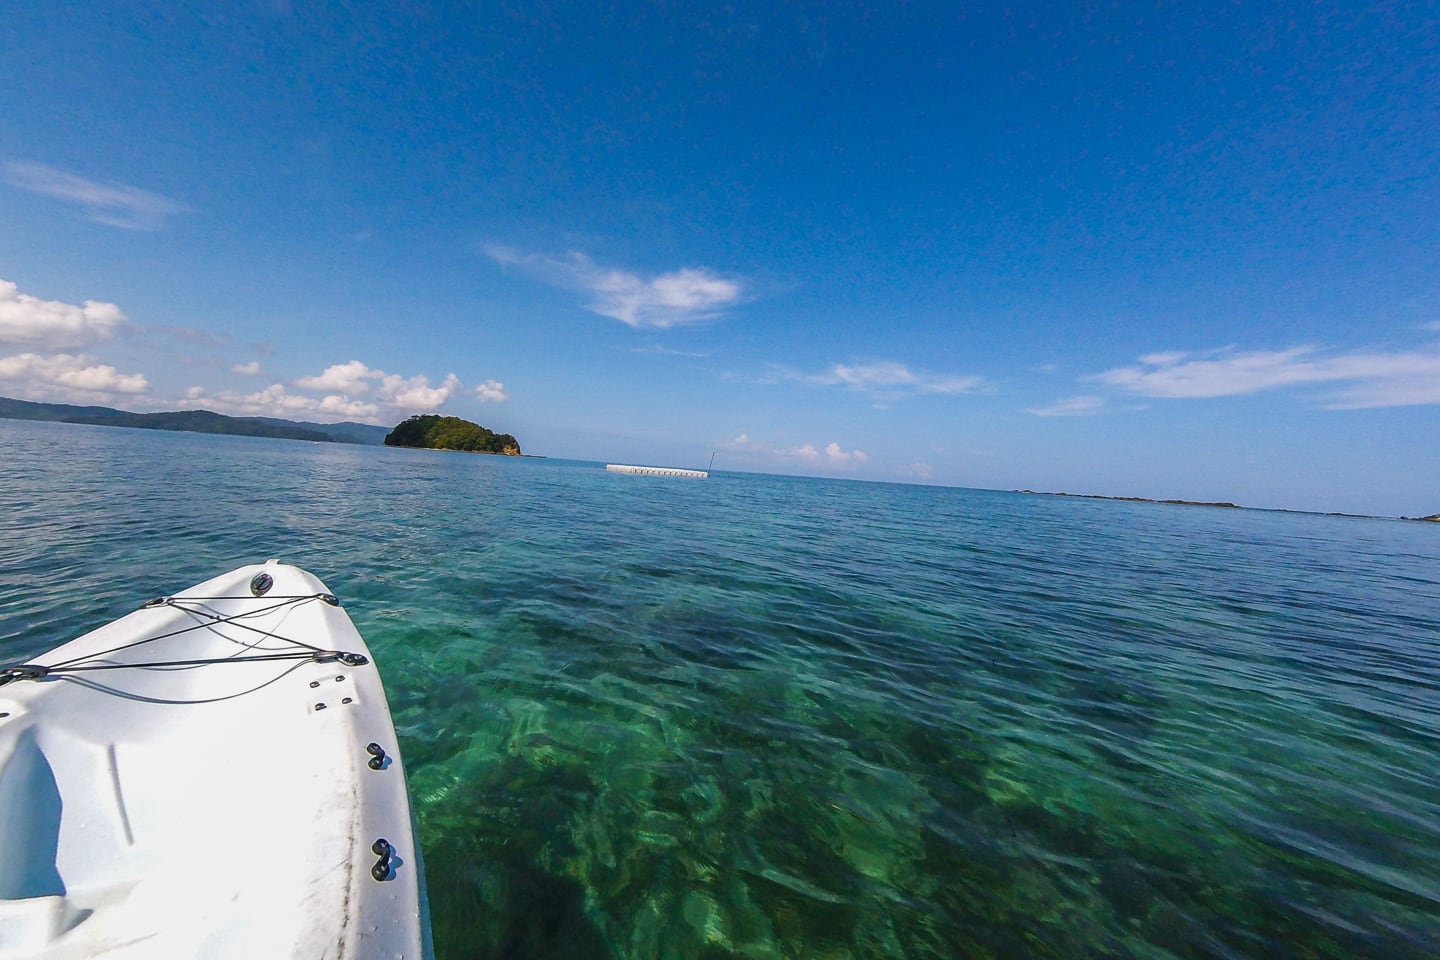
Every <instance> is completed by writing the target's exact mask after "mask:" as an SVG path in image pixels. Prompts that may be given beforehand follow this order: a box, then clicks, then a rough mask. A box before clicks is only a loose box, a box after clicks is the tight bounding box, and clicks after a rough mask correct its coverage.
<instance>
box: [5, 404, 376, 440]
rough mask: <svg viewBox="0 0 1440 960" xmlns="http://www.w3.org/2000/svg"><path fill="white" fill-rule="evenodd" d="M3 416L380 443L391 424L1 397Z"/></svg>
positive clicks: (62, 421)
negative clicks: (138, 409) (143, 410)
mask: <svg viewBox="0 0 1440 960" xmlns="http://www.w3.org/2000/svg"><path fill="white" fill-rule="evenodd" d="M0 418H3V419H6V420H52V421H58V422H60V423H89V424H94V425H96V426H101V427H140V428H142V429H145V430H184V431H186V432H189V433H232V434H237V435H239V436H244V437H278V438H280V439H284V440H312V441H317V442H320V443H366V444H382V443H384V442H385V436H386V434H388V433H389V432H390V428H389V427H377V426H373V425H371V424H368V423H356V422H354V421H353V420H346V421H344V422H342V423H309V422H306V421H304V420H281V419H278V418H276V417H227V416H225V415H224V414H223V413H212V412H210V411H209V410H176V411H173V412H169V413H130V412H129V411H127V410H116V409H114V408H112V407H77V406H73V405H71V404H68V403H33V402H31V401H29V400H12V399H10V398H8V397H0Z"/></svg>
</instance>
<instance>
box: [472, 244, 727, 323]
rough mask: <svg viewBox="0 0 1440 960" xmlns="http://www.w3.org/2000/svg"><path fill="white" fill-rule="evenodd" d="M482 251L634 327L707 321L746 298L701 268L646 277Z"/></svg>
mask: <svg viewBox="0 0 1440 960" xmlns="http://www.w3.org/2000/svg"><path fill="white" fill-rule="evenodd" d="M486 253H488V254H489V255H490V257H491V258H492V259H494V260H495V261H497V262H498V263H501V264H504V265H506V266H515V267H520V268H521V269H523V270H526V271H527V272H529V273H531V274H533V275H534V276H536V277H538V278H540V279H541V280H543V281H544V282H546V283H549V284H552V285H554V286H557V287H562V288H564V289H567V290H576V291H579V292H581V293H583V294H586V295H587V296H588V297H590V298H591V299H590V302H589V303H587V304H586V305H585V307H586V309H587V310H590V311H591V312H593V313H598V314H600V315H601V316H602V317H613V318H614V319H616V320H619V321H620V322H621V323H625V324H628V325H630V326H632V327H659V328H664V327H676V326H681V325H683V324H687V323H699V322H701V321H704V320H711V319H714V318H715V317H718V316H719V315H720V314H721V313H722V312H723V311H724V309H725V308H727V307H731V306H734V305H735V304H737V303H739V302H740V300H741V299H742V298H743V296H744V286H743V285H742V284H741V282H740V281H739V280H737V279H733V278H729V277H724V276H721V275H720V274H717V273H714V272H713V271H710V270H706V269H704V268H696V267H682V268H681V269H679V270H672V271H671V272H669V273H661V274H656V275H655V276H652V277H649V278H646V277H643V276H641V275H640V274H637V273H631V272H629V271H626V270H619V269H615V268H609V267H601V266H599V265H598V264H596V263H595V262H594V261H593V260H591V259H590V258H589V257H587V256H586V255H585V254H583V253H571V254H570V255H569V256H568V257H563V258H561V257H551V256H546V255H543V254H521V253H517V252H516V251H514V250H511V249H509V248H506V247H488V248H486Z"/></svg>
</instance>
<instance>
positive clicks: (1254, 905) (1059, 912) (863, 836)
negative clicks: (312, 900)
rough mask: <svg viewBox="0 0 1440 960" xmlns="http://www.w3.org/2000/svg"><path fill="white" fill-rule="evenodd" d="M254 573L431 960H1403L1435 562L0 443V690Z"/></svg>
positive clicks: (122, 445) (1437, 617)
mask: <svg viewBox="0 0 1440 960" xmlns="http://www.w3.org/2000/svg"><path fill="white" fill-rule="evenodd" d="M271 556H274V557H280V558H282V559H285V560H287V561H289V562H293V563H298V564H301V565H303V566H305V567H308V568H309V569H311V570H312V571H314V572H315V573H317V574H319V575H320V576H321V577H323V578H324V579H325V580H326V582H327V584H328V585H329V586H330V587H331V589H333V590H335V591H336V592H337V593H338V594H340V596H341V597H342V598H343V599H344V600H345V602H346V606H347V609H348V610H349V612H350V614H351V616H352V617H353V618H354V619H355V621H356V623H357V624H358V625H359V627H360V629H361V631H362V632H363V633H364V634H365V636H366V639H367V641H368V642H369V644H370V646H371V648H372V650H373V651H374V653H375V654H376V657H377V660H378V662H379V664H380V666H381V669H382V672H383V673H384V676H385V681H386V686H387V690H388V692H389V695H390V699H391V703H392V707H393V709H394V713H395V719H396V723H397V726H398V728H399V733H400V737H401V740H402V746H403V748H404V751H405V756H406V760H407V763H408V765H409V767H410V773H411V789H412V793H413V795H414V799H415V805H416V809H417V814H418V817H419V820H420V824H421V831H422V841H423V844H424V854H425V861H426V868H427V873H428V878H429V883H430V895H431V904H432V909H433V913H434V925H435V941H436V948H437V954H438V955H439V957H440V958H442V960H447V958H458V957H507V958H509V957H626V958H651V957H674V958H680V957H710V958H724V957H746V958H771V957H774V958H780V957H820V958H845V957H856V958H858V957H917V958H918V957H1055V958H1069V957H1144V958H1160V957H1297V958H1302V957H1303V958H1310V957H1334V958H1349V957H1377V958H1381V957H1383V958H1404V957H1426V956H1432V955H1434V954H1437V953H1440V786H1437V782H1440V778H1437V769H1440V670H1437V668H1440V528H1436V527H1433V526H1429V525H1422V524H1406V523H1401V522H1396V521H1365V520H1352V519H1343V518H1328V517H1315V516H1303V515H1290V514H1271V513H1260V512H1252V511H1244V512H1237V511H1225V510H1213V509H1204V508H1183V507H1167V506H1160V505H1152V504H1129V503H1117V502H1105V501H1086V500H1066V499H1056V498H1044V497H1026V496H1020V495H1015V494H1006V493H994V492H984V491H974V490H953V489H941V488H927V487H908V486H890V485H879V484H860V483H845V482H836V481H820V480H806V479H794V478H780V477H762V476H744V475H729V476H727V475H725V474H723V473H722V474H719V475H717V476H715V477H712V479H710V480H709V481H699V482H696V481H685V480H673V479H665V478H651V477H631V476H619V475H613V474H607V473H606V472H605V471H604V470H603V469H600V468H599V467H597V466H596V465H593V464H576V463H568V462H558V461H540V460H514V459H510V458H497V457H479V456H468V455H460V454H439V453H428V452H419V451H404V450H386V449H377V448H361V447H346V446H338V445H321V444H304V443H295V442H288V441H273V440H260V439H250V438H238V437H210V436H198V435H189V434H167V433H161V432H147V431H135V430H121V429H113V428H102V427H84V426H71V425H62V424H38V423H22V422H15V421H5V420H0V662H8V661H11V660H18V659H22V658H24V657H25V656H27V655H29V654H32V653H35V652H38V651H41V650H44V649H47V648H49V647H51V646H53V645H55V644H56V643H58V642H60V641H62V640H65V639H69V638H70V637H72V636H74V635H76V634H78V633H80V632H83V631H84V630H86V629H89V628H90V627H93V626H96V625H98V624H99V623H101V622H104V621H106V620H109V619H112V618H113V617H116V616H119V615H121V614H123V613H125V612H128V611H129V610H130V609H132V608H133V607H134V606H135V605H136V604H138V603H139V602H141V601H142V600H144V599H147V598H149V597H151V596H154V595H159V594H163V593H167V592H171V591H173V590H175V589H178V588H180V587H183V586H187V585H189V584H190V583H192V582H195V581H197V580H199V579H202V578H204V577H207V576H210V575H212V574H214V573H217V572H220V571H223V570H225V569H229V568H231V567H233V566H235V565H238V564H239V563H241V562H250V561H254V560H259V559H263V558H265V557H271Z"/></svg>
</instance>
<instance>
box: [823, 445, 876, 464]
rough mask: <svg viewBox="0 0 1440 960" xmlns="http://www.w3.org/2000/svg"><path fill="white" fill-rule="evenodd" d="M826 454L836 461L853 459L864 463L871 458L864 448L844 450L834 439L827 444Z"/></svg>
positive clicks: (843, 461)
mask: <svg viewBox="0 0 1440 960" xmlns="http://www.w3.org/2000/svg"><path fill="white" fill-rule="evenodd" d="M825 456H827V457H829V458H830V460H831V461H832V462H835V463H849V462H850V461H852V460H853V461H855V462H856V463H864V462H865V461H867V460H869V459H870V457H869V456H867V455H866V453H865V451H864V450H843V449H841V447H840V444H838V443H835V442H833V441H832V442H830V443H828V444H826V446H825Z"/></svg>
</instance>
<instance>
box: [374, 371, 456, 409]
mask: <svg viewBox="0 0 1440 960" xmlns="http://www.w3.org/2000/svg"><path fill="white" fill-rule="evenodd" d="M376 372H377V373H378V372H379V371H376ZM460 389H461V387H460V378H459V377H457V376H455V374H453V373H451V374H448V375H447V376H446V377H445V379H444V381H442V382H441V384H440V385H439V386H438V387H432V386H430V379H429V378H428V377H426V376H425V375H424V374H423V373H422V374H418V375H416V376H413V377H402V376H400V375H399V374H393V373H392V374H386V375H385V376H384V377H383V378H382V379H381V381H380V387H379V389H378V390H377V391H376V396H378V397H379V399H380V400H381V401H383V402H384V403H386V404H388V405H389V406H391V407H393V408H394V409H396V410H401V411H405V412H409V413H419V412H420V411H422V410H431V409H434V408H435V407H438V406H440V405H441V404H442V403H444V402H445V401H446V400H449V399H450V397H451V396H453V395H454V394H456V393H458V392H459V391H460Z"/></svg>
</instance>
